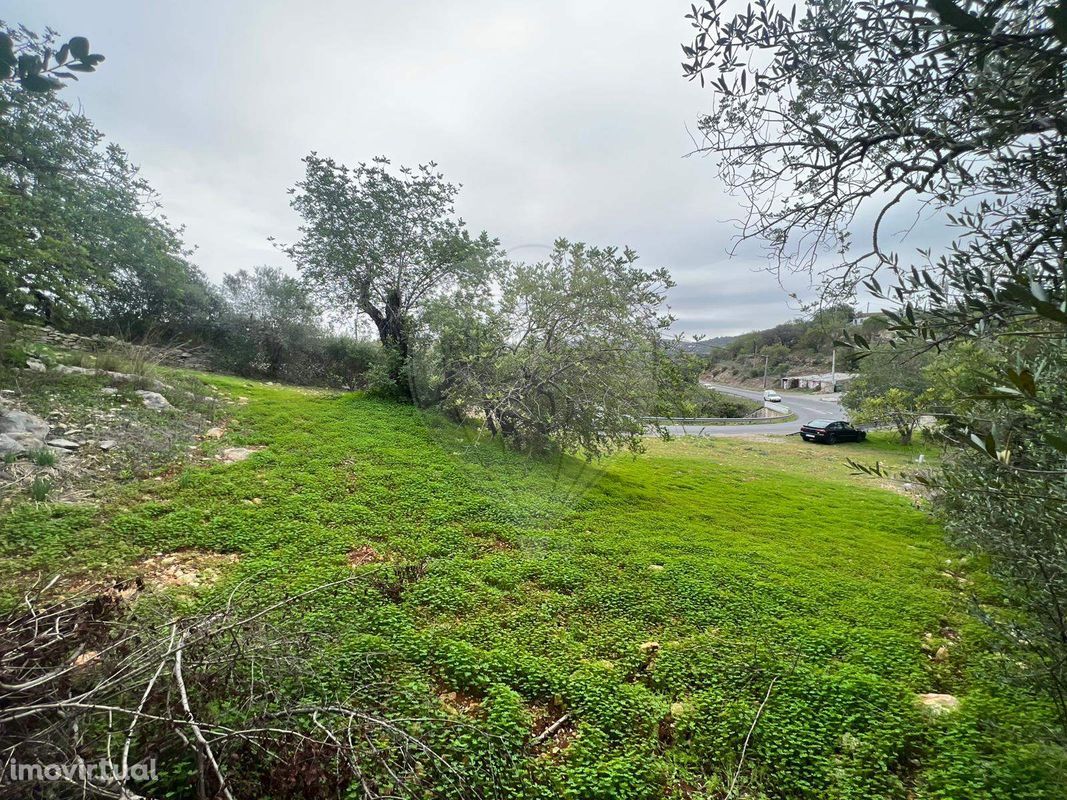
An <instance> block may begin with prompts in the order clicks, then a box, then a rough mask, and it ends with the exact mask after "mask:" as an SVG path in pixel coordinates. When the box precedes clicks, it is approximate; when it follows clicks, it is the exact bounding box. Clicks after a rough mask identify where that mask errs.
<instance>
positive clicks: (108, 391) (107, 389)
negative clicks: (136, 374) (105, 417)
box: [100, 386, 119, 397]
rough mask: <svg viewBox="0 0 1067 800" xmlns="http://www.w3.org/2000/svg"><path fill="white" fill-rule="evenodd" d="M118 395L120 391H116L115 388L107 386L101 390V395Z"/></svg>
mask: <svg viewBox="0 0 1067 800" xmlns="http://www.w3.org/2000/svg"><path fill="white" fill-rule="evenodd" d="M118 393H119V390H118V389H116V388H115V387H114V386H105V387H104V388H103V389H101V390H100V394H104V395H107V396H108V397H113V396H114V395H116V394H118Z"/></svg>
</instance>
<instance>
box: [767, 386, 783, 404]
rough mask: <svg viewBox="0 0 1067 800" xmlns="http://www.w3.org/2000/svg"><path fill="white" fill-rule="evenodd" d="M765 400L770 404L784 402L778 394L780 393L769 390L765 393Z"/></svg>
mask: <svg viewBox="0 0 1067 800" xmlns="http://www.w3.org/2000/svg"><path fill="white" fill-rule="evenodd" d="M763 399H764V401H766V402H768V403H780V402H782V396H781V395H780V394H778V392H776V391H774V389H768V390H767V391H765V392H764V393H763Z"/></svg>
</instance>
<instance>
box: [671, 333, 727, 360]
mask: <svg viewBox="0 0 1067 800" xmlns="http://www.w3.org/2000/svg"><path fill="white" fill-rule="evenodd" d="M736 338H737V337H736V336H715V337H714V338H711V339H701V340H700V341H688V342H687V341H677V342H676V341H673V340H672V341H671V344H672V345H674V346H676V347H678V348H679V349H681V350H683V351H684V352H686V353H692V354H694V355H698V356H705V355H708V354H709V353H711V352H712V351H713V350H716V349H718V348H721V347H726V346H727V345H728V344H730V342H732V341H733V340H734V339H736Z"/></svg>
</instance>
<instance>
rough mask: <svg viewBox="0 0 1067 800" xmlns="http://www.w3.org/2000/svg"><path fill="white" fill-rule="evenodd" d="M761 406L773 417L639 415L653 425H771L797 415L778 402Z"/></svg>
mask: <svg viewBox="0 0 1067 800" xmlns="http://www.w3.org/2000/svg"><path fill="white" fill-rule="evenodd" d="M763 407H764V408H765V409H766V410H768V411H773V412H775V414H776V415H777V416H774V417H641V421H642V422H648V423H650V424H653V425H761V424H763V425H773V424H775V423H778V422H790V421H791V420H794V419H796V418H797V415H796V414H795V413H793V411H791V410H790V409H789V406H783V405H781V404H779V403H775V404H774V405H770V404H769V403H764V404H763Z"/></svg>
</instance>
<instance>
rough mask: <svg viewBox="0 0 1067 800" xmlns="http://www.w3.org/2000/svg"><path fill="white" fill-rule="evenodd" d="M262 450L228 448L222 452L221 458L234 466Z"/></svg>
mask: <svg viewBox="0 0 1067 800" xmlns="http://www.w3.org/2000/svg"><path fill="white" fill-rule="evenodd" d="M261 449H262V448H251V447H227V448H226V449H225V450H223V451H222V453H220V454H219V458H221V459H222V460H223V461H225V462H227V463H229V464H233V463H235V462H237V461H244V460H245V459H246V458H248V457H249V456H250V455H252V454H253V453H255V452H258V451H259V450H261Z"/></svg>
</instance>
